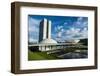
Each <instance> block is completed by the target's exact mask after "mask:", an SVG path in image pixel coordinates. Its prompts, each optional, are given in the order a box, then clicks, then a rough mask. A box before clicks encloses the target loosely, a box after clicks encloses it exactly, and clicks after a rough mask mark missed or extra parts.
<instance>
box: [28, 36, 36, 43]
mask: <svg viewBox="0 0 100 76" xmlns="http://www.w3.org/2000/svg"><path fill="white" fill-rule="evenodd" d="M29 42H30V43H38V40H37V39H34V38H31V37H30V38H29Z"/></svg>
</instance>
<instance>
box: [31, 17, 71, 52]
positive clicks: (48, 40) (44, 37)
mask: <svg viewBox="0 0 100 76" xmlns="http://www.w3.org/2000/svg"><path fill="white" fill-rule="evenodd" d="M51 25H52V22H51V21H50V20H47V19H43V20H42V21H41V22H40V26H39V43H38V44H34V45H30V46H31V47H33V48H34V49H35V50H39V51H50V50H56V49H64V48H66V46H68V45H70V44H69V43H68V44H67V43H57V41H55V40H54V39H52V37H51ZM71 45H72V43H71Z"/></svg>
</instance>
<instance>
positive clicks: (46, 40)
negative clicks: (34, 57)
mask: <svg viewBox="0 0 100 76" xmlns="http://www.w3.org/2000/svg"><path fill="white" fill-rule="evenodd" d="M39 43H41V44H57V42H56V41H55V40H53V39H52V38H51V21H50V20H47V19H43V20H42V21H41V22H40V28H39Z"/></svg>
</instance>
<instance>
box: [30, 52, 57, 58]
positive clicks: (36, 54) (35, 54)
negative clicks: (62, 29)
mask: <svg viewBox="0 0 100 76" xmlns="http://www.w3.org/2000/svg"><path fill="white" fill-rule="evenodd" d="M50 59H57V58H56V57H55V56H53V55H48V54H47V53H46V52H32V51H28V60H50Z"/></svg>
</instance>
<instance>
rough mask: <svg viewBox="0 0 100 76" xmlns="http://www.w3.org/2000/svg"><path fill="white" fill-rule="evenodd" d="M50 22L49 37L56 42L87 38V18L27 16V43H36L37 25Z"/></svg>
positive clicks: (37, 36) (37, 38)
mask: <svg viewBox="0 0 100 76" xmlns="http://www.w3.org/2000/svg"><path fill="white" fill-rule="evenodd" d="M44 18H46V19H48V20H51V22H52V25H51V31H52V32H51V37H52V39H54V40H56V41H58V42H65V41H67V40H73V39H74V40H75V39H76V40H77V39H85V38H88V17H75V16H50V15H49V16H47V15H28V41H29V42H33V43H38V40H39V25H40V22H41V20H43V19H44Z"/></svg>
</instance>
